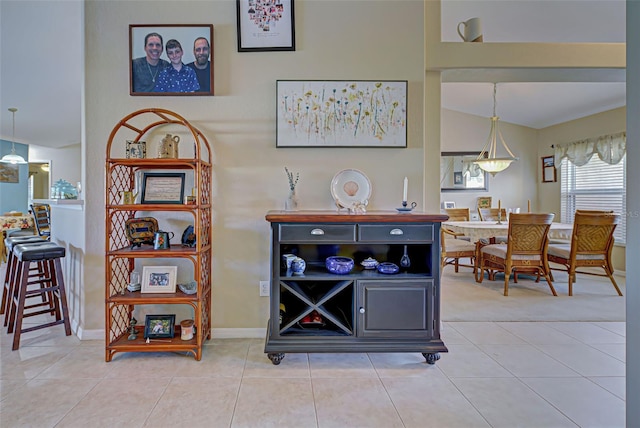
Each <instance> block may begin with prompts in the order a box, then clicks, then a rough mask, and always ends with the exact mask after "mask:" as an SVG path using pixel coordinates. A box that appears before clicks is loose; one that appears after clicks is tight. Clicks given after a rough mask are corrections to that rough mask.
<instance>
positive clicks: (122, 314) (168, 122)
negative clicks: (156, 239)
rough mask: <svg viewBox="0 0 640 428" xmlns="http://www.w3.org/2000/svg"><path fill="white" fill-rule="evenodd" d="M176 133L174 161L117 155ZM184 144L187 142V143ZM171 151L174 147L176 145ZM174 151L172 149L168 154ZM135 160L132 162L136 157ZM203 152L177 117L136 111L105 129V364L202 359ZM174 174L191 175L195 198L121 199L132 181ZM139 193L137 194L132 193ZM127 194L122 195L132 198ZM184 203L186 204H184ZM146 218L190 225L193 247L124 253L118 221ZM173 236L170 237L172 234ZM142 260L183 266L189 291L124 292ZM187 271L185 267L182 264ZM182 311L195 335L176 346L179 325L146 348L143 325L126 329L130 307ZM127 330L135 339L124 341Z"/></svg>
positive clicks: (207, 318)
mask: <svg viewBox="0 0 640 428" xmlns="http://www.w3.org/2000/svg"><path fill="white" fill-rule="evenodd" d="M166 132H173V133H181V134H182V135H183V137H182V147H181V150H179V151H178V153H174V154H176V156H173V157H171V158H167V157H166V156H165V157H163V158H155V157H154V152H153V151H151V150H149V149H150V148H151V147H147V149H148V150H147V156H148V157H144V156H142V157H137V158H129V157H128V156H125V144H126V143H127V141H128V142H129V144H134V145H136V144H137V145H141V144H142V142H143V141H145V140H146V139H149V140H150V141H147V143H151V140H154V141H160V140H161V139H162V138H163V135H164V133H166ZM188 139H189V140H191V141H189V142H188V143H187V140H188ZM176 144H177V143H176ZM176 149H177V147H176ZM136 156H140V155H139V154H137V155H136ZM211 159H212V158H211V148H210V146H209V143H208V142H207V139H206V138H205V136H204V135H203V134H202V133H201V132H200V131H199V130H198V129H196V128H195V127H194V126H192V125H191V124H190V123H189V122H188V121H187V120H186V119H185V118H183V117H182V116H180V115H178V114H176V113H174V112H172V111H169V110H164V109H156V108H150V109H143V110H139V111H136V112H134V113H131V114H129V115H128V116H126V117H124V118H123V119H122V120H120V122H118V124H117V125H116V126H115V127H114V128H113V130H112V132H111V134H110V136H109V141H108V143H107V150H106V183H105V185H106V188H105V193H106V205H105V214H106V215H105V234H106V236H105V305H106V310H105V313H106V320H105V335H106V337H105V359H106V361H111V359H112V358H113V355H114V354H115V353H117V352H163V351H172V352H187V353H191V354H192V355H193V356H194V357H195V359H196V360H200V359H201V357H202V345H203V342H204V341H205V340H207V339H210V338H211V337H210V336H211V257H212V255H211V174H212V167H211ZM149 171H154V172H158V171H160V172H163V171H166V172H171V173H174V172H176V171H178V172H179V174H181V173H185V174H187V175H189V176H191V175H192V176H193V189H194V190H193V193H195V194H194V195H191V196H195V198H190V199H191V200H189V201H187V200H184V201H174V203H162V201H153V202H151V203H135V200H131V197H129V198H125V197H123V192H134V188H135V187H136V185H137V184H138V183H136V176H138V177H139V176H140V175H141V174H143V173H146V172H149ZM135 190H136V191H137V192H140V189H135ZM132 194H133V193H129V195H132ZM185 199H186V198H185ZM154 213H164V214H162V215H163V216H165V217H167V218H168V219H171V220H174V219H176V221H178V220H180V221H185V220H186V221H187V222H188V223H191V224H193V232H194V235H195V243H194V244H193V245H186V246H182V245H181V244H179V243H172V244H171V245H170V246H169V247H168V248H164V247H159V249H154V246H153V245H149V244H142V245H140V246H132V245H131V243H130V242H129V240H128V238H127V232H126V222H127V220H128V219H131V218H135V217H145V216H147V217H151V216H152V215H153V214H154ZM176 235H177V234H176ZM145 259H147V260H148V259H181V260H187V261H190V262H191V265H192V266H193V279H194V280H195V282H196V284H197V286H196V292H195V293H193V294H186V293H184V292H182V291H180V290H178V289H177V290H176V292H175V293H141V292H140V291H135V292H132V291H129V290H128V288H127V285H128V283H129V275H130V273H131V271H133V270H134V268H135V267H136V260H137V261H138V264H139V265H140V264H145ZM186 265H189V262H187V263H186ZM158 304H162V305H189V306H190V307H191V308H193V312H194V326H195V334H194V335H193V338H192V339H190V340H181V337H180V325H179V324H178V325H175V326H174V335H173V337H172V338H165V339H162V340H160V339H158V340H154V341H146V340H145V339H144V334H143V332H144V322H140V321H139V322H138V325H137V326H136V325H133V326H132V325H131V318H132V314H133V310H134V308H135V307H136V306H137V305H158ZM132 329H133V330H135V333H134V334H132V333H133V332H132Z"/></svg>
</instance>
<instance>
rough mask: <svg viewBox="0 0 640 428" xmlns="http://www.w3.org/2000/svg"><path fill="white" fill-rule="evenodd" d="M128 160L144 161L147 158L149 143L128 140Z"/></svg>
mask: <svg viewBox="0 0 640 428" xmlns="http://www.w3.org/2000/svg"><path fill="white" fill-rule="evenodd" d="M126 157H127V159H144V158H146V157H147V143H146V142H145V141H131V140H127V151H126Z"/></svg>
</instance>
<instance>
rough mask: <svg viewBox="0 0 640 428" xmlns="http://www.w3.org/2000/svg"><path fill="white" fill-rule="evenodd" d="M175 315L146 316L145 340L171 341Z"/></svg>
mask: <svg viewBox="0 0 640 428" xmlns="http://www.w3.org/2000/svg"><path fill="white" fill-rule="evenodd" d="M175 326H176V315H175V314H171V315H147V316H146V317H145V319H144V338H145V339H163V338H166V339H173V334H174V331H175Z"/></svg>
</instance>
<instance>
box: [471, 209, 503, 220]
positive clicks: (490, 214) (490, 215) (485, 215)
mask: <svg viewBox="0 0 640 428" xmlns="http://www.w3.org/2000/svg"><path fill="white" fill-rule="evenodd" d="M498 212H500V213H501V219H500V220H501V221H507V210H506V209H505V208H501V209H500V210H498V208H478V216H479V217H480V221H498Z"/></svg>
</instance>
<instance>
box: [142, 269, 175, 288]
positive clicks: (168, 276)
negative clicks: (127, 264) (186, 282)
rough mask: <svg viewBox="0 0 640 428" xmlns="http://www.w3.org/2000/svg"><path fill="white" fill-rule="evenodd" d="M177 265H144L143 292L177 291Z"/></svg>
mask: <svg viewBox="0 0 640 428" xmlns="http://www.w3.org/2000/svg"><path fill="white" fill-rule="evenodd" d="M177 274H178V267H177V266H143V267H142V287H141V289H140V292H141V293H175V292H176V277H177Z"/></svg>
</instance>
